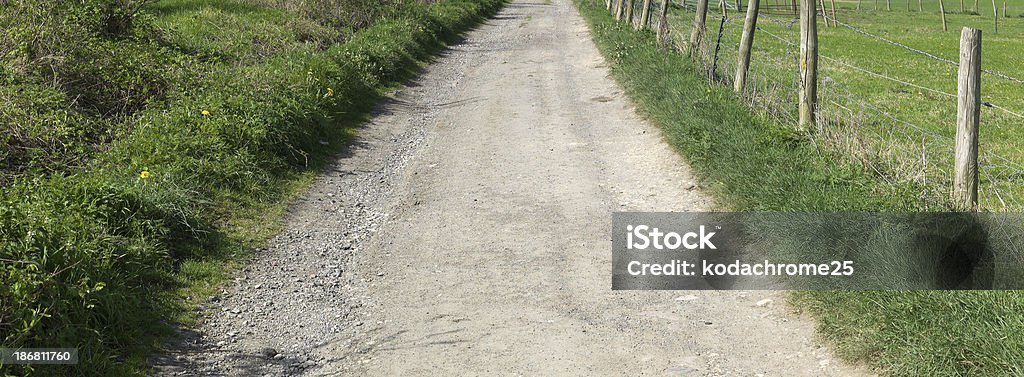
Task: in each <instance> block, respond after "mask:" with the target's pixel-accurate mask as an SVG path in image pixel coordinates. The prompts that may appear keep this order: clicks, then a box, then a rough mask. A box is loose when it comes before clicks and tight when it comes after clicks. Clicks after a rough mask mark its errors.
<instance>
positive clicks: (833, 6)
mask: <svg viewBox="0 0 1024 377" xmlns="http://www.w3.org/2000/svg"><path fill="white" fill-rule="evenodd" d="M830 2H831V3H832V26H835V27H839V23H838V22H839V19H837V18H836V0H831V1H830ZM821 14H822V15H825V8H822V9H821ZM825 21H828V20H825Z"/></svg>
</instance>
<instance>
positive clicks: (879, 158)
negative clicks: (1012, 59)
mask: <svg viewBox="0 0 1024 377" xmlns="http://www.w3.org/2000/svg"><path fill="white" fill-rule="evenodd" d="M637 2H639V1H636V2H635V3H637ZM652 3H653V2H652ZM729 3H730V2H728V1H726V2H725V4H726V5H727V6H728V5H729ZM694 4H695V1H688V2H687V4H686V8H685V9H686V10H687V11H690V10H694V9H693V5H694ZM732 9H735V8H732ZM651 13H654V12H651ZM708 13H715V14H719V15H722V14H721V12H720V9H718V8H717V7H715V6H714V5H713V4H709V7H708ZM822 13H824V12H820V13H819V14H822ZM708 16H710V19H711V20H717V18H718V17H715V16H712V15H708ZM722 16H724V15H722ZM823 16H824V17H825V21H826V22H828V21H833V22H834V23H836V24H838V25H843V26H844V27H846V28H848V29H850V30H853V31H854V32H856V33H858V34H860V35H863V36H866V37H869V38H872V39H875V40H879V41H882V42H885V43H887V44H890V45H894V46H897V47H900V48H902V49H905V50H908V51H911V52H914V53H915V54H918V55H922V56H926V57H928V58H930V59H933V60H937V61H940V62H944V63H947V64H953V65H957V66H958V65H959V63H957V62H954V61H952V60H949V59H945V58H942V57H940V56H937V55H934V54H931V53H929V52H926V51H923V50H920V49H916V48H913V47H910V46H907V45H905V44H902V43H899V42H895V41H893V40H890V39H888V38H885V37H880V36H877V35H875V34H872V33H869V32H866V31H864V30H861V29H859V28H856V27H854V26H852V25H850V24H848V23H845V22H841V21H838V20H835V17H833V16H830V15H828V14H823ZM738 17H739V18H735V17H725V18H724V19H722V20H721V21H720V23H719V25H715V22H714V21H711V22H709V24H710V25H707V28H715V26H719V27H720V28H721V31H720V32H719V33H718V35H717V36H716V35H714V34H713V33H714V32H715V30H711V31H708V30H702V31H701V33H702V38H700V39H699V40H700V42H699V43H698V44H697V45H694V46H690V45H681V43H683V44H685V42H686V41H685V40H686V39H687V38H686V36H687V35H688V34H689V31H692V30H690V28H689V25H687V24H689V23H691V22H692V21H693V19H694V18H695V17H694V14H690V13H687V14H679V13H676V16H675V17H670V19H671V20H672V22H670V25H669V26H670V27H671V26H672V25H671V24H672V23H676V22H679V21H683V22H682V23H681V24H679V25H678V26H675V27H673V31H672V33H671V34H670V36H671V38H669V40H667V41H666V42H667V43H668V44H669V45H670V46H671V47H673V48H674V49H675V50H676V51H689V50H691V49H692V51H694V53H693V54H692V58H693V60H694V62H695V63H698V64H703V65H704V66H703V69H704V72H706V73H707V74H708V77H710V78H711V79H712V81H716V82H720V83H723V84H726V85H731V84H732V83H731V82H730V80H733V79H734V75H733V73H734V71H735V67H734V66H733V65H734V64H736V61H737V59H735V57H736V55H734V54H737V51H734V50H735V49H736V46H738V45H739V36H738V35H737V34H738V32H737V30H739V29H737V28H736V27H735V26H736V24H737V22H739V23H740V25H742V21H743V19H742V14H740V16H738ZM758 18H759V20H760V21H766V22H767V25H764V26H762V25H758V26H757V28H756V29H755V30H756V32H757V33H758V34H764V35H767V36H769V37H771V38H772V39H774V40H777V41H780V42H782V43H783V44H784V46H783V48H781V49H774V48H769V49H764V48H761V47H760V46H758V45H757V44H755V46H754V49H753V50H754V51H752V55H751V62H750V64H749V68H748V69H749V73H748V77H747V80H748V83H747V88H748V90H747V91H746V94H747V95H745V96H744V98H745V99H747V100H749V101H750V105H751V107H752V109H755V110H757V111H761V112H764V113H765V114H767V115H769V116H771V117H773V118H775V119H777V120H779V121H780V122H784V123H793V122H795V121H796V119H795V115H794V110H793V103H792V99H794V98H796V92H797V84H796V83H797V81H798V80H799V75H798V72H797V67H798V64H797V63H798V59H797V56H796V54H795V50H796V47H797V44H796V43H795V42H794V41H793V40H794V31H795V26H796V25H797V22H798V19H793V18H789V17H785V18H775V17H771V16H768V15H766V14H764V13H762V14H761V15H760V16H759V17H758ZM773 25H777V26H779V27H782V28H785V29H786V30H788V31H789V36H788V38H787V37H784V36H782V35H778V34H776V33H774V32H772V31H770V30H768V29H769V27H772V26H773ZM766 26H767V27H766ZM705 36H706V37H705ZM756 40H757V39H756V38H755V41H756ZM684 46H685V47H684ZM774 51H778V52H781V54H780V53H776V52H774ZM755 54H756V56H755ZM819 57H820V58H821V59H822V60H824V61H826V62H827V64H825V65H820V66H819V69H820V70H821V72H822V73H819V77H820V82H821V89H820V92H819V95H818V97H819V98H820V99H819V104H818V108H817V110H816V111H815V114H814V117H815V118H816V119H818V122H816V123H817V126H816V129H817V130H818V134H816V135H813V137H812V138H811V141H812V142H813V143H814V145H816V146H818V147H819V148H839V149H842V150H848V151H850V152H851V154H850V156H851V157H852V158H854V159H856V160H858V161H861V162H862V163H863V164H864V166H865V167H866V168H868V169H870V170H872V171H874V172H875V173H876V174H878V176H879V177H881V178H882V179H883V181H885V182H889V183H899V182H910V183H913V184H914V185H915V187H918V188H920V195H919V198H920V200H921V202H922V203H924V205H925V206H929V205H933V204H935V203H936V202H939V203H947V204H949V203H950V201H949V196H948V190H949V189H950V187H952V184H953V174H952V170H953V154H954V153H953V152H954V149H955V148H953V144H954V141H955V138H954V137H952V136H947V135H943V134H940V133H938V132H936V131H934V130H932V129H930V128H926V127H922V126H920V125H918V124H915V123H914V122H910V121H907V120H905V119H901V118H900V117H897V116H895V115H894V114H892V113H890V112H889V111H887V110H885V109H884V107H885V106H882V105H880V104H876V103H872V101H871V100H869V99H868V98H866V97H864V96H863V95H858V94H855V93H853V92H852V91H851V90H850V89H848V88H847V87H848V86H850V85H849V84H847V83H843V82H841V81H839V79H841V77H837V76H835V75H834V74H831V73H830V72H832V70H834V69H835V67H844V68H849V69H851V70H853V71H856V72H858V73H860V74H864V75H866V76H868V77H872V78H873V79H880V80H886V81H888V82H893V83H896V84H899V85H903V86H907V87H912V88H915V89H918V90H921V91H927V92H929V93H934V94H937V95H939V96H941V97H943V98H957V95H956V94H954V93H950V92H946V91H943V90H939V89H935V88H931V87H929V86H925V85H920V84H915V83H913V82H909V81H907V80H903V79H900V78H896V77H892V76H889V75H887V74H885V73H880V72H875V71H873V70H871V69H867V68H863V67H859V66H857V65H855V64H851V63H847V62H845V61H844V60H841V59H837V58H832V57H829V56H823V55H820V54H819ZM764 59H768V62H765V61H763V60H764ZM759 60H760V61H759ZM716 69H718V72H716ZM982 71H983V72H984V73H986V74H989V75H993V76H997V77H1000V78H1003V79H1007V80H1010V81H1014V82H1018V83H1024V80H1020V79H1017V78H1015V77H1012V76H1009V75H1005V74H1002V73H999V72H995V71H989V70H982ZM719 72H721V74H717V73H719ZM845 75H848V74H841V75H840V76H845ZM982 105H984V106H987V107H990V108H993V109H996V110H999V111H1001V112H1003V113H1005V114H1008V115H1010V116H1014V117H1017V118H1024V116H1022V115H1021V114H1020V113H1017V112H1014V111H1013V110H1010V109H1007V108H1006V107H1004V106H1001V105H999V104H996V103H992V102H983V103H982ZM922 116H923V117H924V119H930V117H931V116H930V115H928V114H923V115H922ZM998 119H1001V118H997V121H998ZM942 122H944V123H945V122H948V123H949V124H951V125H952V124H954V122H953V120H952V119H950V120H946V121H942ZM981 152H982V153H979V156H978V158H977V160H978V169H979V173H980V174H981V176H982V177H983V179H982V181H981V185H980V186H979V188H978V191H979V192H978V195H979V198H983V199H984V200H980V201H979V205H980V206H981V208H983V209H1008V208H1011V207H1012V208H1016V209H1024V206H1021V205H1020V201H1019V200H1018V198H1017V196H1020V195H1022V194H1024V190H1021V189H1020V185H1018V184H1017V182H1020V181H1021V180H1022V179H1024V165H1022V164H1020V163H1017V162H1015V161H1012V160H1011V159H1009V158H1007V157H1006V156H1003V155H1001V154H998V153H996V151H993V150H991V149H982V151H981Z"/></svg>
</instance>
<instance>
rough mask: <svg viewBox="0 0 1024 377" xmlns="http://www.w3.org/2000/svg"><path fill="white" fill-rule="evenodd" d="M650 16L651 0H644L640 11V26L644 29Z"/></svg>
mask: <svg viewBox="0 0 1024 377" xmlns="http://www.w3.org/2000/svg"><path fill="white" fill-rule="evenodd" d="M650 18H651V0H644V9H643V10H642V11H640V28H641V29H646V28H647V25H648V23H649V22H650Z"/></svg>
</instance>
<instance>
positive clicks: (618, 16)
mask: <svg viewBox="0 0 1024 377" xmlns="http://www.w3.org/2000/svg"><path fill="white" fill-rule="evenodd" d="M625 2H626V0H615V21H622V11H623V10H625V9H623V8H625V6H624V4H623V3H625Z"/></svg>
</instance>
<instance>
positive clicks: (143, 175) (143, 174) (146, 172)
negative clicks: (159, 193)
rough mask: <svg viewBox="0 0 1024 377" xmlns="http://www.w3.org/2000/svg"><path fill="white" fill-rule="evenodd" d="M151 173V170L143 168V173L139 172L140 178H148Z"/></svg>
mask: <svg viewBox="0 0 1024 377" xmlns="http://www.w3.org/2000/svg"><path fill="white" fill-rule="evenodd" d="M149 175H150V174H149V170H143V171H142V172H141V173H139V178H142V179H147V178H149Z"/></svg>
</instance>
